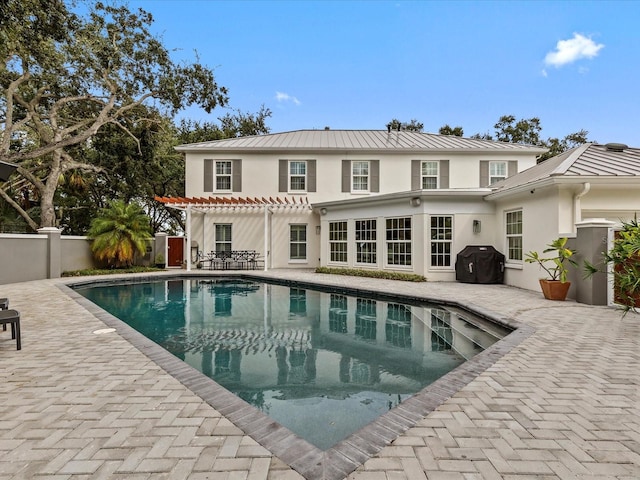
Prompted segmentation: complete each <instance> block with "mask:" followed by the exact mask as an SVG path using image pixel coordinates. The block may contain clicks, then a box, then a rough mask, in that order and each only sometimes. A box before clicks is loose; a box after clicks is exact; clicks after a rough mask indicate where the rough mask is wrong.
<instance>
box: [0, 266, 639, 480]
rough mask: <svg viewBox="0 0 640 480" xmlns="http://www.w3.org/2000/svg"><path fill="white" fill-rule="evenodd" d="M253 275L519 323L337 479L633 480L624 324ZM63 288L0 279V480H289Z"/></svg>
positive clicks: (634, 415)
mask: <svg viewBox="0 0 640 480" xmlns="http://www.w3.org/2000/svg"><path fill="white" fill-rule="evenodd" d="M267 275H268V276H274V277H279V278H287V279H290V280H302V281H307V282H315V283H322V284H330V285H334V286H349V287H351V288H358V287H361V288H364V289H367V290H379V291H383V292H386V293H402V294H405V295H406V294H410V295H414V296H426V297H429V298H440V299H444V300H453V301H460V300H463V299H464V301H465V303H467V304H473V305H475V306H476V307H477V308H479V309H482V310H487V311H492V312H495V313H496V314H497V315H498V316H502V317H505V318H511V319H513V320H515V321H516V322H519V323H521V324H523V325H528V326H531V327H534V328H535V332H534V333H533V334H532V335H530V336H529V337H528V338H526V339H524V340H523V341H522V342H521V343H520V344H519V345H517V346H516V347H514V348H513V349H512V350H511V351H510V352H509V353H507V354H506V355H505V356H503V357H502V358H499V359H498V360H497V361H496V362H495V363H494V364H493V365H492V366H491V367H489V368H488V369H487V370H486V371H484V372H483V373H482V374H480V375H479V376H478V377H477V378H475V379H473V380H472V381H471V382H470V383H468V385H466V386H465V387H464V388H462V389H461V390H460V391H459V392H458V393H456V394H455V395H453V397H451V398H450V399H448V400H447V401H446V402H444V403H443V404H442V405H440V406H439V407H438V408H437V409H436V410H435V411H433V412H432V413H430V414H429V415H427V416H426V417H424V418H423V419H422V420H419V421H418V422H417V424H416V425H415V426H414V427H412V428H410V429H409V430H407V431H406V432H405V433H404V434H402V435H400V436H399V437H398V438H397V439H396V440H395V441H394V442H393V443H392V444H391V445H389V446H387V447H385V448H384V449H382V450H381V451H380V452H378V453H377V454H376V455H375V456H373V457H372V458H370V459H369V460H367V461H365V462H364V464H363V465H362V466H360V467H359V468H358V469H357V470H356V471H355V472H353V473H351V474H350V475H349V476H348V478H349V479H351V480H355V479H366V480H377V479H381V480H396V479H398V480H399V479H411V480H413V479H429V480H433V479H446V480H449V479H451V480H454V479H461V480H462V479H464V480H475V479H500V478H504V479H513V480H516V479H518V480H524V479H563V480H564V479H590V480H595V479H602V480H604V479H624V480H631V479H639V478H640V376H639V374H640V316H638V315H636V314H629V315H627V316H626V317H624V318H623V317H622V316H621V314H620V312H619V311H617V310H615V309H613V308H607V307H590V306H586V305H580V304H576V303H574V302H562V303H559V302H551V301H547V300H544V299H543V298H542V296H541V294H539V293H537V292H530V291H526V290H520V289H515V288H511V287H506V286H502V285H499V286H496V285H469V284H457V283H421V284H414V283H405V282H396V281H385V280H372V279H364V278H354V277H339V276H328V275H316V274H313V273H310V272H293V271H272V272H268V274H267ZM74 280H77V279H74ZM65 281H66V282H68V281H69V279H61V280H44V281H36V282H25V283H19V284H10V285H0V293H1V294H2V296H3V297H4V296H8V297H9V298H10V299H11V307H12V308H15V309H17V310H19V311H20V312H21V317H22V318H21V324H22V336H23V338H22V340H23V342H22V350H21V351H16V349H15V341H13V340H11V335H10V332H9V331H7V332H0V362H1V367H0V379H1V381H0V479H30V478H37V479H43V480H44V479H47V480H49V479H73V480H77V479H100V478H104V479H128V480H130V479H133V480H135V479H162V478H167V479H182V478H185V479H194V480H195V479H212V480H213V479H216V480H217V479H225V480H232V479H234V480H239V479H243V480H260V479H274V480H275V479H281V480H288V479H301V478H303V477H302V476H301V475H300V474H299V473H297V472H296V471H294V470H293V469H291V468H290V467H289V466H288V465H287V464H286V463H284V462H283V461H282V460H280V459H278V458H277V457H275V456H273V455H272V454H271V453H270V452H269V451H268V450H267V449H266V448H264V447H262V446H261V445H260V444H258V443H257V442H256V441H254V440H253V439H252V438H251V437H249V436H247V435H245V434H244V433H243V432H242V430H240V429H239V428H238V427H236V426H235V425H234V424H233V423H232V422H231V421H229V420H228V419H227V418H225V417H224V416H223V415H222V414H220V413H219V412H218V411H216V410H215V409H214V408H213V407H211V406H210V405H209V404H208V403H206V402H205V401H203V400H202V398H200V397H199V396H198V395H196V394H195V393H193V392H192V391H190V390H189V389H188V388H187V387H185V386H184V385H183V384H182V383H180V382H179V381H177V380H176V379H175V378H174V377H173V376H171V375H169V374H168V373H167V372H165V371H164V370H163V369H162V368H160V367H159V366H158V365H157V364H156V363H154V362H153V361H151V360H150V359H149V358H148V357H147V356H146V355H145V354H144V351H142V352H141V351H140V350H138V349H137V348H135V347H134V346H133V345H132V344H131V343H129V342H128V341H127V340H125V339H124V338H123V337H122V336H121V335H120V334H119V333H117V332H111V333H103V334H95V333H93V332H95V331H96V330H101V329H104V328H105V327H106V326H105V324H104V323H103V322H101V321H100V320H98V319H97V318H96V317H95V316H94V315H93V314H92V313H90V312H89V311H88V310H87V309H85V308H84V307H82V306H81V305H79V304H78V303H76V302H75V301H74V300H73V299H72V298H70V297H69V296H68V295H66V294H65V293H64V292H63V291H61V290H60V289H59V288H58V286H57V284H59V283H64V282H65ZM143 350H144V348H143ZM363 448H364V447H363Z"/></svg>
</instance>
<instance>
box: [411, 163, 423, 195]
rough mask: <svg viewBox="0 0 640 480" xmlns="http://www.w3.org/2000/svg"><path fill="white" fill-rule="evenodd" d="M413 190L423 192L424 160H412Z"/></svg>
mask: <svg viewBox="0 0 640 480" xmlns="http://www.w3.org/2000/svg"><path fill="white" fill-rule="evenodd" d="M411 190H422V160H411Z"/></svg>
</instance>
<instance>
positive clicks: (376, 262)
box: [353, 218, 380, 267]
mask: <svg viewBox="0 0 640 480" xmlns="http://www.w3.org/2000/svg"><path fill="white" fill-rule="evenodd" d="M368 221H373V222H376V226H375V228H374V229H373V230H371V231H373V232H375V234H376V235H375V236H376V239H375V240H364V241H363V240H360V241H359V240H357V239H356V241H355V242H356V244H355V246H354V247H355V248H354V253H355V264H356V265H362V266H369V267H372V266H376V265H378V261H379V258H380V252H379V251H378V219H377V218H356V219H355V220H354V222H353V229H354V234H355V236H357V234H358V230H357V228H356V225H357V222H368ZM358 243H372V244H374V245H375V247H376V253H375V257H376V261H375V262H358Z"/></svg>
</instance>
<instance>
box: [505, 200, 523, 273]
mask: <svg viewBox="0 0 640 480" xmlns="http://www.w3.org/2000/svg"><path fill="white" fill-rule="evenodd" d="M516 212H520V216H521V222H522V223H521V225H522V227H523V232H522V233H520V234H517V235H515V234H508V233H507V224H508V223H507V218H508V216H509V214H510V213H516ZM510 237H520V239H521V242H520V243H521V244H522V257H523V258H522V259H521V260H517V259H513V258H510V256H509V255H510V252H509V238H510ZM504 248H505V252H506V255H505V267H509V268H520V269H522V266H523V264H524V213H523V211H522V208H515V209H512V210H506V211H505V212H504Z"/></svg>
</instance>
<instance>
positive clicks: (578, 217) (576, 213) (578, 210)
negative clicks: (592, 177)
mask: <svg viewBox="0 0 640 480" xmlns="http://www.w3.org/2000/svg"><path fill="white" fill-rule="evenodd" d="M589 190H591V184H590V183H589V182H585V183H583V184H582V190H581V191H580V192H578V193H576V194H575V196H574V197H573V231H574V232H575V233H576V234H577V233H578V232H577V229H578V227H577V226H576V225H577V224H578V223H580V222H581V221H582V205H581V203H580V199H581V198H582V197H584V196H585V195H586V194H587V193H589Z"/></svg>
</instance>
